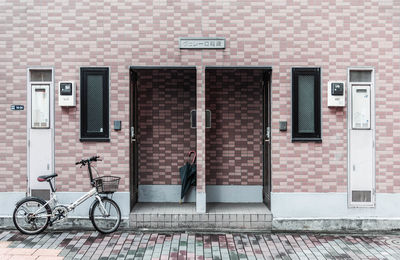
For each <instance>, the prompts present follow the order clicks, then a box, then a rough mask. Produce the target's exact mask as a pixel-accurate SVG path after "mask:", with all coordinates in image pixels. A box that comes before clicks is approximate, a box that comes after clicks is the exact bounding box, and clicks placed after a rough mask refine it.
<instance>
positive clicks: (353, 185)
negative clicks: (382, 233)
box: [348, 69, 375, 207]
mask: <svg viewBox="0 0 400 260" xmlns="http://www.w3.org/2000/svg"><path fill="white" fill-rule="evenodd" d="M364 70H365V69H364ZM349 73H351V70H350V71H349ZM371 74H372V76H371V81H372V80H373V70H371ZM349 78H351V77H350V75H349ZM348 86H349V95H348V98H349V99H348V101H349V102H348V120H349V122H348V131H349V135H348V136H349V140H348V142H349V143H348V152H349V160H348V180H349V184H348V198H349V206H350V207H374V206H375V103H374V93H375V92H374V84H373V82H369V83H366V82H362V83H361V82H349V84H348Z"/></svg>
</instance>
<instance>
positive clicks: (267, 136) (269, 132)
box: [265, 126, 271, 143]
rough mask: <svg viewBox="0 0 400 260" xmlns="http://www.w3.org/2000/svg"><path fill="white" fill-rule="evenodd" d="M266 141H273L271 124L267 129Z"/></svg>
mask: <svg viewBox="0 0 400 260" xmlns="http://www.w3.org/2000/svg"><path fill="white" fill-rule="evenodd" d="M265 142H268V143H270V142H271V127H269V126H268V127H267V128H266V129H265Z"/></svg>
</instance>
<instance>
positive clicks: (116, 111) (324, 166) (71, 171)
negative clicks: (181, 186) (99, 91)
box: [0, 0, 400, 193]
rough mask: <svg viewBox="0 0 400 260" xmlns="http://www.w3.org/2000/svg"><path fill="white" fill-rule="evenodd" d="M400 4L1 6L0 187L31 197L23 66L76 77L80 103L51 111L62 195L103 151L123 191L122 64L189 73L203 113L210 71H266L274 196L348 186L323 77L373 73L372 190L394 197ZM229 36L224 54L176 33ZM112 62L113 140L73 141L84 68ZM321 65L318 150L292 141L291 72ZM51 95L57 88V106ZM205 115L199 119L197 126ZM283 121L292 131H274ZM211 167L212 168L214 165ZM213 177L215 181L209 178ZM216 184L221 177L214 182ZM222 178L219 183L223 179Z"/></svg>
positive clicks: (338, 113)
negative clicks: (353, 70)
mask: <svg viewBox="0 0 400 260" xmlns="http://www.w3.org/2000/svg"><path fill="white" fill-rule="evenodd" d="M399 8H400V3H399V2H398V1H394V0H385V1H378V0H368V1H308V0H302V1H296V2H293V1H278V0H276V1H272V2H270V1H269V2H268V3H267V2H266V1H264V0H256V1H250V2H249V1H234V0H232V1H207V2H204V1H203V2H201V1H165V0H163V1H149V0H144V1H135V2H131V1H116V0H113V1H107V2H104V3H101V2H98V1H88V0H84V1H60V0H56V1H51V2H43V1H33V0H30V1H3V2H1V3H0V9H1V11H0V12H1V14H2V15H0V53H1V57H0V67H1V68H2V72H1V73H0V85H1V86H2V87H1V90H0V93H1V95H0V118H1V120H2V124H0V158H1V162H0V191H2V192H3V191H26V163H27V161H26V145H27V143H26V130H27V129H26V110H24V111H10V105H11V104H22V105H26V93H27V91H26V80H27V79H26V69H27V68H28V67H31V66H51V67H54V68H55V83H56V84H57V83H58V82H59V81H61V80H74V81H76V82H77V85H78V86H77V87H78V91H77V92H78V93H77V101H78V102H77V106H76V108H69V109H62V108H61V107H59V106H58V102H57V101H56V107H55V143H56V152H55V166H56V172H58V173H61V174H60V177H59V178H58V181H57V184H58V187H59V189H60V190H62V191H82V190H85V189H87V187H88V183H87V182H84V181H82V179H83V178H85V177H86V172H84V171H83V170H79V168H78V169H77V168H76V167H75V165H74V164H73V163H74V162H75V160H76V159H79V158H82V157H87V156H90V155H93V154H101V155H102V156H104V158H105V160H104V161H103V162H101V163H98V165H99V169H100V170H101V171H102V172H104V173H105V174H110V173H112V174H113V175H117V176H121V177H123V179H122V181H121V187H120V190H121V191H129V181H128V178H129V159H128V158H129V149H128V147H129V129H128V124H129V123H128V122H129V66H130V65H163V66H165V65H175V66H183V65H190V66H196V68H197V72H196V74H197V77H196V97H197V108H198V111H204V109H205V95H206V93H205V91H204V86H205V81H206V79H205V71H204V66H205V65H224V66H257V65H270V66H272V68H273V71H272V158H271V160H272V190H273V191H275V192H346V191H347V165H346V160H347V130H346V126H347V109H346V107H345V108H343V109H335V108H333V109H332V108H328V107H327V100H326V84H327V82H328V80H346V79H347V68H348V67H350V66H371V67H374V68H375V72H376V75H375V76H376V80H375V86H376V98H375V100H376V162H377V163H376V186H377V192H389V193H394V192H400V185H399V184H400V175H399V174H398V172H399V171H400V160H398V158H399V156H400V109H399V106H400V100H399V97H400V89H399V88H398V87H397V85H398V82H400V74H399V71H400V53H399V49H400V39H399V37H398V35H399V34H400V28H399V26H398V25H399V24H400V9H399ZM187 36H204V37H214V36H222V37H226V41H227V48H226V49H224V50H180V49H179V48H178V38H179V37H187ZM83 66H109V67H110V79H111V84H110V123H111V125H112V122H113V121H114V120H121V121H122V131H118V132H116V131H114V130H111V131H110V137H111V142H110V143H82V142H80V141H79V118H80V113H79V112H80V108H79V68H80V67H83ZM294 66H306V67H321V69H322V139H323V141H322V143H292V142H291V68H292V67H294ZM57 97H58V91H56V96H55V98H56V100H57ZM203 116H204V115H203V114H201V113H199V114H198V117H199V119H201V121H202V122H203V121H204V118H203ZM279 121H287V122H288V131H287V132H280V131H279V130H278V124H279ZM196 132H197V134H196V135H197V150H198V151H199V153H200V154H199V156H198V164H199V167H198V172H199V178H198V187H199V190H200V191H204V189H205V183H206V176H205V173H206V172H208V170H207V165H206V163H205V162H206V158H204V154H205V152H206V147H205V146H206V140H205V138H206V133H205V132H204V130H203V128H198V129H197V131H196ZM209 167H212V166H211V165H210V166H209ZM212 182H214V180H213V181H212ZM215 183H219V181H217V180H215ZM221 183H225V180H224V181H222V182H221Z"/></svg>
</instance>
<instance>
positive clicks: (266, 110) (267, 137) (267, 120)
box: [261, 71, 271, 209]
mask: <svg viewBox="0 0 400 260" xmlns="http://www.w3.org/2000/svg"><path fill="white" fill-rule="evenodd" d="M261 84H262V87H263V93H264V94H263V138H262V140H263V141H262V142H263V168H264V169H263V172H264V173H263V201H264V203H265V204H266V205H267V206H268V208H269V209H271V71H267V72H265V73H264V75H263V79H262V81H261Z"/></svg>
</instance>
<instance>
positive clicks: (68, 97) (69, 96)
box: [58, 81, 76, 107]
mask: <svg viewBox="0 0 400 260" xmlns="http://www.w3.org/2000/svg"><path fill="white" fill-rule="evenodd" d="M58 88H59V89H58V90H59V92H58V104H59V106H61V107H74V106H76V86H75V82H73V81H60V82H59V83H58Z"/></svg>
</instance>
